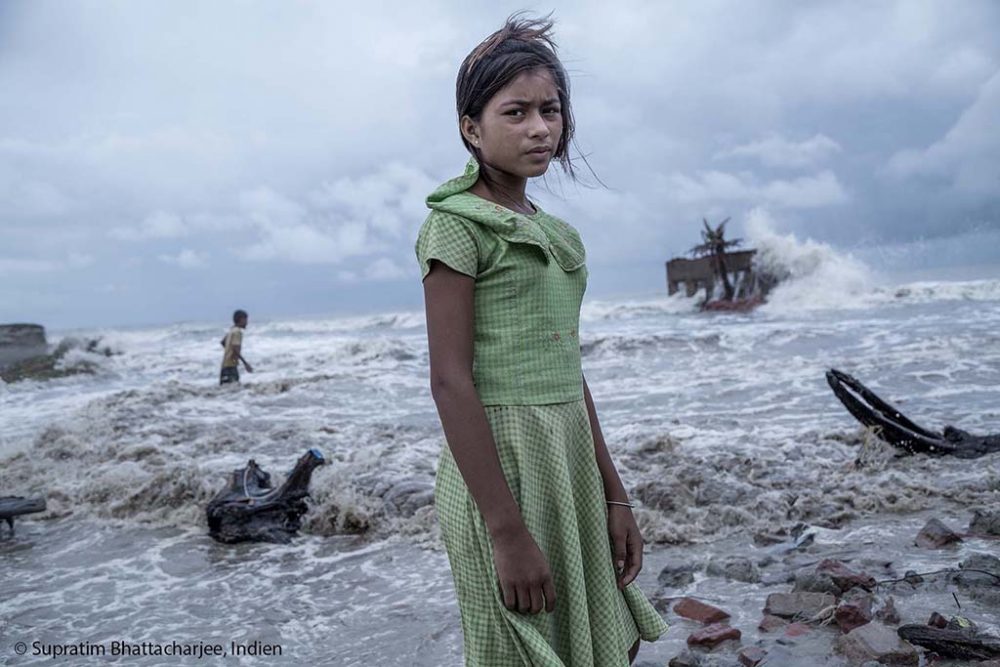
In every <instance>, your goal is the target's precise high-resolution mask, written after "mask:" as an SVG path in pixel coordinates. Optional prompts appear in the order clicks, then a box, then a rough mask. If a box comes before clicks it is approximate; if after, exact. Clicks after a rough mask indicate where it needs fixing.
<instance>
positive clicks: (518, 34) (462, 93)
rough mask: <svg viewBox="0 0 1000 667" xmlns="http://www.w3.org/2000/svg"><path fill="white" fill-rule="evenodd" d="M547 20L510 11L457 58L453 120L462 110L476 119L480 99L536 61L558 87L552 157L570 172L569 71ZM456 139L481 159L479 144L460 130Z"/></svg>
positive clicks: (534, 65) (485, 99)
mask: <svg viewBox="0 0 1000 667" xmlns="http://www.w3.org/2000/svg"><path fill="white" fill-rule="evenodd" d="M552 25H553V22H552V20H551V19H550V18H549V17H545V18H542V19H531V18H527V17H525V16H524V15H523V14H521V13H518V14H513V15H512V16H510V18H508V19H507V21H506V23H504V26H503V27H502V28H500V29H499V30H497V31H496V32H495V33H493V34H492V35H490V36H489V37H487V38H486V39H484V40H483V41H482V42H481V43H480V44H479V46H477V47H476V48H474V49H473V50H472V53H470V54H469V55H467V56H466V57H465V60H463V61H462V66H461V67H460V68H459V69H458V80H457V81H456V82H455V102H456V107H457V109H458V119H459V122H461V120H462V118H463V117H465V116H468V117H469V118H471V119H472V120H479V117H480V116H481V114H482V113H483V109H484V108H485V107H486V104H487V103H488V102H489V101H490V100H491V99H492V98H493V96H494V95H496V94H497V93H498V92H499V91H500V89H501V88H503V87H504V86H506V85H507V84H509V83H510V82H511V81H513V80H514V79H516V78H517V76H518V75H519V74H521V73H522V72H526V71H528V70H532V69H537V68H540V67H541V68H545V69H547V70H548V71H549V73H551V74H552V80H553V81H555V84H556V88H557V89H558V91H559V104H560V107H561V109H562V121H563V129H562V136H561V137H559V143H558V145H556V147H555V150H554V151H553V153H552V157H553V158H555V159H556V160H558V161H559V164H560V165H562V168H563V171H565V172H566V173H567V174H569V176H570V177H571V178H575V175H574V173H573V165H572V163H571V161H570V157H569V146H570V142H571V141H572V140H573V109H572V107H571V106H570V103H569V77H568V76H567V75H566V70H565V69H564V68H563V66H562V63H561V62H559V57H558V56H557V55H556V44H555V42H554V41H553V40H552ZM462 143H463V144H465V148H466V149H468V151H469V152H470V153H472V154H473V155H474V156H475V158H476V160H477V161H478V162H479V164H482V163H483V160H482V155H481V154H480V152H479V149H478V148H476V147H475V146H473V145H472V144H470V143H469V142H468V141H467V140H466V138H465V135H462Z"/></svg>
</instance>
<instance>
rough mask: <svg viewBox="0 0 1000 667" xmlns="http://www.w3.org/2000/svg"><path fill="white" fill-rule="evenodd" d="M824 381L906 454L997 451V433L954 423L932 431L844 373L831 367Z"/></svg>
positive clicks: (960, 454) (999, 449)
mask: <svg viewBox="0 0 1000 667" xmlns="http://www.w3.org/2000/svg"><path fill="white" fill-rule="evenodd" d="M826 381H827V383H828V384H829V385H830V388H831V389H833V393H834V394H836V396H837V398H839V399H840V402H841V403H843V404H844V407H845V408H847V411H848V412H850V413H851V414H852V415H853V416H854V418H855V419H857V420H858V421H859V422H861V423H862V424H864V425H865V426H868V427H870V428H871V429H873V430H874V432H875V434H876V435H878V437H879V438H881V439H882V440H884V441H886V442H887V443H889V444H890V445H893V446H895V447H899V448H900V449H902V450H904V451H906V452H907V453H909V454H928V455H930V456H956V457H958V458H961V459H975V458H979V457H980V456H985V455H987V454H993V453H995V452H1000V435H973V434H972V433H967V432H965V431H963V430H961V429H958V428H955V427H954V426H945V427H944V430H943V431H942V432H941V433H934V432H933V431H929V430H927V429H925V428H923V427H922V426H920V425H918V424H916V423H914V422H912V421H911V420H910V419H909V418H907V417H906V415H904V414H903V413H902V412H900V411H899V410H897V409H896V408H894V407H893V406H891V405H889V404H888V403H886V402H885V401H883V400H882V399H881V398H879V397H878V396H877V395H876V394H875V392H873V391H872V390H870V389H869V388H868V387H866V386H864V385H863V384H861V383H860V382H859V381H858V380H856V379H855V378H853V377H852V376H850V375H848V374H847V373H844V372H842V371H838V370H837V369H835V368H831V369H830V370H829V371H827V373H826Z"/></svg>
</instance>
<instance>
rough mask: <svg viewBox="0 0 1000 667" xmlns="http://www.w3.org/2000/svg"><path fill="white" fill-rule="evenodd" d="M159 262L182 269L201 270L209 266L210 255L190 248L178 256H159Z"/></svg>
mask: <svg viewBox="0 0 1000 667" xmlns="http://www.w3.org/2000/svg"><path fill="white" fill-rule="evenodd" d="M159 260H160V261H161V262H164V263H166V264H173V265H174V266H179V267H180V268H182V269H201V268H204V267H206V266H208V260H209V256H208V253H203V252H198V251H197V250H191V249H190V248H184V249H183V250H181V251H180V252H179V253H177V254H176V255H168V254H163V255H159Z"/></svg>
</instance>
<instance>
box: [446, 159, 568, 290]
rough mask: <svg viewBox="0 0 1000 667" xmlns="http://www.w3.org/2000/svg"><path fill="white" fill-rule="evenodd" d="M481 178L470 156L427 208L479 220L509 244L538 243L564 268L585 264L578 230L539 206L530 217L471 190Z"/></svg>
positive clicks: (477, 221) (479, 222) (535, 244)
mask: <svg viewBox="0 0 1000 667" xmlns="http://www.w3.org/2000/svg"><path fill="white" fill-rule="evenodd" d="M477 180H479V163H478V162H477V161H476V159H475V158H470V159H469V162H468V164H466V165H465V173H464V174H462V175H461V176H459V177H457V178H453V179H451V180H450V181H447V182H446V183H444V184H442V185H441V186H440V187H439V188H438V189H437V190H435V191H434V192H432V193H431V194H430V195H429V196H428V197H427V207H428V208H430V209H432V210H434V211H441V212H442V213H450V214H452V215H457V216H459V217H462V218H465V219H467V220H471V221H472V222H475V223H478V224H480V225H482V226H484V227H486V228H488V229H489V230H491V231H492V232H494V233H495V234H496V235H497V236H499V237H500V238H502V239H504V240H505V241H507V242H509V243H526V244H529V245H534V246H538V247H539V248H541V249H542V250H544V251H546V252H547V253H549V254H551V255H552V257H553V258H555V260H556V262H557V263H558V264H559V266H560V267H562V269H563V270H564V271H575V270H576V269H578V268H580V267H581V266H583V263H584V260H585V253H584V249H583V243H582V242H581V241H580V237H579V235H578V234H577V233H576V230H574V229H573V228H572V227H570V226H569V225H568V224H566V223H565V222H563V221H562V220H559V219H558V218H555V217H553V216H551V215H549V214H547V213H545V212H544V211H542V210H541V209H539V208H538V207H537V206H536V209H537V210H538V213H536V214H535V215H533V216H530V217H529V216H526V215H522V214H520V213H517V212H516V211H512V210H510V209H509V208H506V207H505V206H501V205H500V204H494V203H493V202H491V201H487V200H485V199H483V198H482V197H478V196H476V195H474V194H472V193H470V192H468V190H469V188H471V187H472V186H473V185H474V184H475V183H476V181H477Z"/></svg>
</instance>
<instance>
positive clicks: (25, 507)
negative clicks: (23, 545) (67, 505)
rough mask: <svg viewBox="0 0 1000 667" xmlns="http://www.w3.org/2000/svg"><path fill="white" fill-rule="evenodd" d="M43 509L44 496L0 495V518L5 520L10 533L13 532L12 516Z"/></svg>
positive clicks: (42, 510)
mask: <svg viewBox="0 0 1000 667" xmlns="http://www.w3.org/2000/svg"><path fill="white" fill-rule="evenodd" d="M44 511H45V498H22V497H21V496H3V497H0V520H2V521H6V522H7V526H8V527H10V534H11V535H13V534H14V517H16V516H21V515H22V514H34V513H35V512H44Z"/></svg>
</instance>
